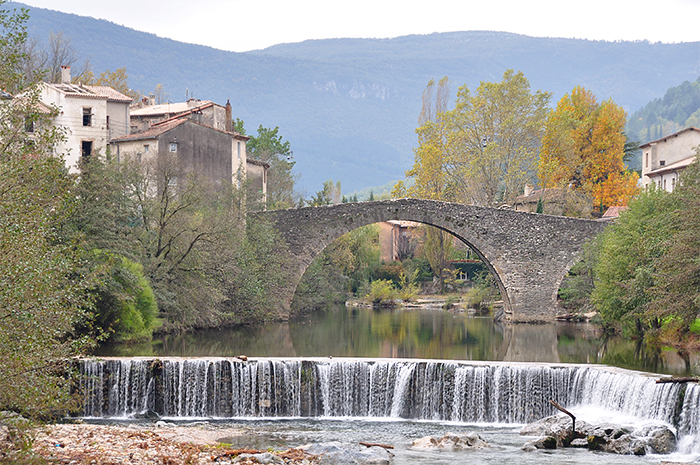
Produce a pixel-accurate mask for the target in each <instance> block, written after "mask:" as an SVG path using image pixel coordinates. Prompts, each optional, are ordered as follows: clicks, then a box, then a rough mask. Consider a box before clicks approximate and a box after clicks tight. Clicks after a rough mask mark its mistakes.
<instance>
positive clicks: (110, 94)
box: [85, 86, 134, 103]
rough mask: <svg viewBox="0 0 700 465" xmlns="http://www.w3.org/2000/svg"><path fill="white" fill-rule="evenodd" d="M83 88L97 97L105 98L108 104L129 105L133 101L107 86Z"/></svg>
mask: <svg viewBox="0 0 700 465" xmlns="http://www.w3.org/2000/svg"><path fill="white" fill-rule="evenodd" d="M85 88H87V89H89V90H90V91H92V92H94V93H95V94H97V95H101V96H103V97H107V101H108V102H123V103H131V102H132V101H133V100H134V99H132V98H131V97H128V96H126V95H124V94H122V93H121V92H118V91H116V90H114V89H112V88H111V87H108V86H85Z"/></svg>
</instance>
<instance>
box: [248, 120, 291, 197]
mask: <svg viewBox="0 0 700 465" xmlns="http://www.w3.org/2000/svg"><path fill="white" fill-rule="evenodd" d="M235 130H236V131H237V132H240V133H241V134H245V128H244V125H243V121H241V120H240V119H238V120H236V124H235ZM249 137H250V140H249V141H248V143H247V145H246V153H247V156H248V158H252V159H254V160H260V161H263V162H265V163H269V164H270V169H269V171H268V175H267V205H266V206H267V209H268V210H277V209H280V208H290V207H293V206H295V205H296V204H297V203H298V202H297V200H298V198H299V197H300V196H299V195H298V194H297V193H296V191H295V183H296V182H297V180H298V179H299V176H298V175H297V174H295V173H294V172H293V168H294V164H295V163H296V162H294V161H292V157H293V154H292V150H291V145H290V143H289V141H286V140H283V139H282V136H281V135H280V134H279V127H275V128H274V129H270V128H266V127H263V126H262V125H260V126H259V127H258V133H257V135H256V136H249Z"/></svg>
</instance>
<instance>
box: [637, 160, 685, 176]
mask: <svg viewBox="0 0 700 465" xmlns="http://www.w3.org/2000/svg"><path fill="white" fill-rule="evenodd" d="M694 161H695V155H693V156H690V157H687V158H684V159H682V160H680V161H677V162H675V163H671V164H670V165H664V166H659V167H658V168H656V169H654V170H651V171H649V172H648V173H647V174H646V176H649V177H652V176H659V175H662V174H665V173H670V172H672V171H678V170H682V169H684V168H687V167H688V165H690V164H691V163H693V162H694Z"/></svg>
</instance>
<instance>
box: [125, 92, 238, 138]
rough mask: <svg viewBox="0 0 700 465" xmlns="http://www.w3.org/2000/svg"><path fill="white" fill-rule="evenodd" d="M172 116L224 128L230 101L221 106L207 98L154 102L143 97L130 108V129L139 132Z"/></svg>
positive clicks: (228, 114) (229, 112)
mask: <svg viewBox="0 0 700 465" xmlns="http://www.w3.org/2000/svg"><path fill="white" fill-rule="evenodd" d="M174 117H187V118H189V119H192V120H195V121H197V122H199V123H202V124H206V125H207V126H211V127H213V128H217V129H221V130H226V127H227V126H226V124H227V121H230V120H231V103H230V102H228V101H227V102H226V106H221V105H218V104H216V103H213V102H210V101H209V100H196V99H189V100H188V101H187V102H178V103H162V104H155V103H154V98H153V97H149V98H145V99H144V100H143V101H141V102H139V103H137V104H136V105H134V106H132V108H131V131H130V132H132V133H134V132H141V131H145V130H146V129H148V128H150V127H151V125H153V124H155V123H159V122H161V121H165V120H168V119H171V118H174Z"/></svg>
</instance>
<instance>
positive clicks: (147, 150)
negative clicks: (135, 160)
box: [143, 144, 151, 153]
mask: <svg viewBox="0 0 700 465" xmlns="http://www.w3.org/2000/svg"><path fill="white" fill-rule="evenodd" d="M150 149H151V147H149V145H148V144H144V146H143V153H148V152H149V151H150Z"/></svg>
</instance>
